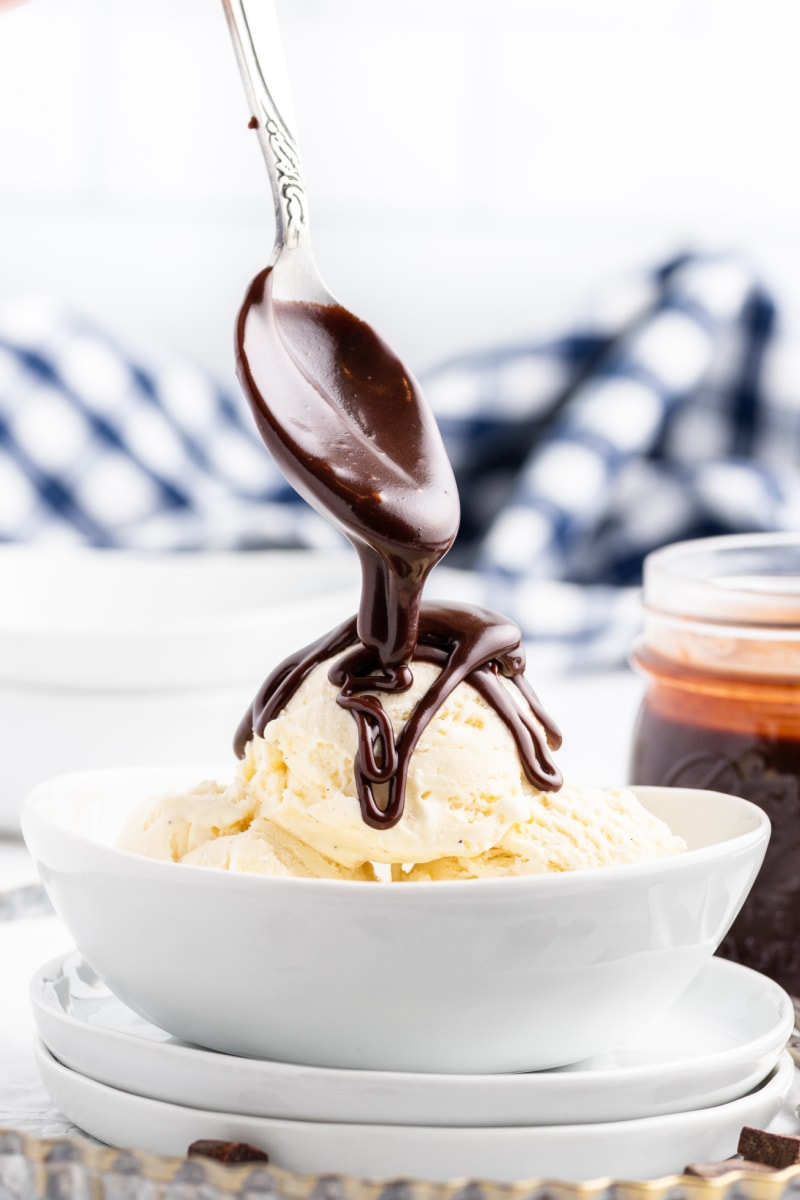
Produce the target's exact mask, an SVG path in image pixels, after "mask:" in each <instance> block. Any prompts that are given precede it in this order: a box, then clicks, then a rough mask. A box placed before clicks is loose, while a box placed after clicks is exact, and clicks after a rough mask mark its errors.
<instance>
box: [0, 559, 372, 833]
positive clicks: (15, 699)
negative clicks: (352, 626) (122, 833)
mask: <svg viewBox="0 0 800 1200" xmlns="http://www.w3.org/2000/svg"><path fill="white" fill-rule="evenodd" d="M358 595H359V591H358V564H357V559H356V555H355V554H353V553H352V552H350V553H348V552H346V551H343V552H326V553H322V552H311V551H297V552H294V551H286V552H281V551H252V552H251V551H248V552H241V553H208V554H206V553H185V554H184V553H180V554H173V553H166V552H164V553H157V554H144V553H134V552H127V551H116V550H92V549H85V548H77V547H69V548H65V547H52V546H49V547H48V546H17V545H6V546H0V728H2V729H3V730H4V731H5V736H4V738H3V742H2V745H3V753H2V756H0V831H2V830H11V829H18V828H19V809H20V805H21V802H22V798H23V796H24V795H25V793H26V792H27V791H28V790H29V789H30V787H31V786H32V785H33V784H34V783H36V782H38V781H40V780H43V779H46V778H48V777H49V776H51V775H54V774H58V773H59V772H62V771H68V770H77V769H80V768H85V767H90V766H91V767H102V766H112V765H114V764H118V763H120V762H124V763H133V764H136V763H142V764H144V763H149V764H154V763H155V764H168V763H176V762H187V761H193V760H196V759H197V758H203V759H207V758H208V756H214V757H216V756H219V757H220V758H224V757H225V756H227V755H228V754H229V753H230V745H231V740H232V737H233V733H234V730H235V728H236V725H237V724H238V721H239V719H240V717H241V715H242V713H243V712H244V710H245V708H246V707H247V703H248V701H249V700H250V698H251V695H252V694H254V693H255V691H256V689H257V688H258V686H259V684H260V683H261V681H262V679H263V678H264V677H265V676H266V675H267V674H268V672H269V671H270V670H271V669H272V667H273V666H274V665H275V664H276V662H278V661H279V660H280V659H281V658H283V656H284V655H285V654H286V653H287V651H288V650H289V649H291V648H293V647H295V646H299V645H304V644H305V643H306V642H309V641H311V640H312V639H313V638H314V637H316V636H318V635H319V634H321V633H324V632H325V630H326V629H328V628H329V627H330V626H331V625H334V624H336V622H338V621H340V620H344V619H345V618H346V617H347V616H349V615H350V614H351V613H352V612H354V611H355V610H356V608H357V606H358Z"/></svg>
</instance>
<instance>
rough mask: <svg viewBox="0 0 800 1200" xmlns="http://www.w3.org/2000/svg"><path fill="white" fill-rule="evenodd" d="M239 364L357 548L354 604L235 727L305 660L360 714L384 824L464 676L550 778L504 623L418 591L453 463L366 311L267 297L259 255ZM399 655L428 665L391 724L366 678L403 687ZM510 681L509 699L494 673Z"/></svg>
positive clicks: (314, 496) (450, 534)
mask: <svg viewBox="0 0 800 1200" xmlns="http://www.w3.org/2000/svg"><path fill="white" fill-rule="evenodd" d="M236 350H237V367H238V374H239V379H240V382H241V384H242V387H243V389H244V392H245V395H246V396H247V398H248V400H249V402H250V405H251V408H252V410H253V413H254V415H255V419H256V424H257V426H258V429H259V432H260V433H261V436H262V438H263V440H264V442H265V443H266V445H267V447H268V448H269V450H270V451H271V453H272V456H273V458H274V459H275V461H276V463H277V465H278V466H279V467H280V469H281V471H282V472H283V474H284V475H285V476H286V478H287V479H288V480H289V482H290V483H291V484H292V486H293V487H294V488H295V489H296V491H298V492H299V493H300V495H301V496H303V497H304V498H305V499H306V500H307V501H308V502H309V503H310V504H311V505H312V506H313V507H314V508H316V509H317V510H318V511H319V512H321V513H322V514H323V515H324V516H326V517H328V518H329V519H330V520H332V521H333V522H334V524H336V525H337V526H338V527H339V528H340V529H341V530H342V531H343V532H344V533H345V534H346V535H347V537H348V538H349V539H350V541H351V542H352V543H353V545H354V546H355V548H356V551H357V552H358V555H359V559H360V561H361V573H362V588H361V602H360V607H359V612H358V616H357V618H356V619H354V620H352V621H349V622H347V623H345V624H344V625H342V626H340V627H339V628H338V629H335V630H333V631H332V632H331V633H329V634H327V635H325V637H323V638H320V639H319V640H318V641H317V642H315V643H313V645H311V646H308V647H306V648H305V649H304V650H301V651H299V652H298V653H296V654H293V655H290V656H289V657H288V658H287V659H286V660H285V661H284V662H283V663H282V664H281V665H280V666H279V667H278V668H277V669H276V670H275V671H274V672H273V673H272V674H271V675H270V677H269V678H268V679H267V680H266V681H265V683H264V684H263V686H262V688H261V689H260V691H259V693H258V695H257V696H256V698H255V700H254V702H253V705H252V707H251V709H250V710H248V713H247V714H246V716H245V718H244V720H243V721H242V723H241V725H240V727H239V729H238V731H237V734H236V739H235V748H236V752H237V753H238V754H239V755H242V754H243V753H244V749H245V746H246V745H247V742H248V741H249V740H250V739H251V738H252V737H253V736H254V735H261V734H263V732H264V730H265V728H266V726H267V724H268V723H269V721H270V720H272V718H273V717H275V716H276V715H277V714H278V712H279V711H280V710H281V709H282V708H283V707H284V705H285V704H286V703H287V702H288V700H289V699H290V698H291V696H292V695H293V693H294V692H295V691H296V689H297V688H298V687H299V686H300V684H301V683H302V681H303V679H305V678H306V676H307V675H308V674H309V673H310V671H311V670H312V669H313V668H314V667H315V666H316V665H318V664H319V663H322V662H324V661H325V660H326V659H328V658H330V657H332V656H335V655H337V654H340V655H342V656H343V657H342V658H341V659H340V660H339V661H337V662H336V664H335V665H334V666H333V667H332V668H331V670H330V676H329V677H330V679H331V681H332V682H333V683H335V684H336V686H337V687H338V688H339V693H338V697H337V699H338V702H339V704H341V705H342V706H343V707H344V708H346V709H348V710H349V711H350V712H351V713H352V714H353V717H354V720H355V722H356V726H357V729H358V751H357V756H356V762H355V776H356V784H357V789H358V796H359V802H360V805H361V812H362V816H363V819H364V821H365V822H367V823H368V824H369V825H372V826H374V827H376V828H386V827H389V826H391V825H394V824H396V823H397V821H399V820H400V817H401V816H402V812H403V801H404V790H405V781H406V777H407V772H408V767H409V761H410V758H411V754H412V752H413V750H414V747H415V746H416V744H417V742H418V740H419V738H420V736H421V734H422V732H423V730H424V729H425V727H426V725H427V724H428V722H429V721H430V719H431V717H432V716H433V714H434V713H435V712H436V711H437V709H438V708H439V706H440V705H441V704H442V702H443V701H444V700H445V698H446V697H447V696H448V695H449V694H450V693H451V692H452V691H453V689H454V688H456V687H457V686H458V684H459V683H461V682H463V681H464V680H467V681H468V682H469V683H470V684H471V685H472V686H473V687H474V688H475V689H476V690H477V691H478V692H479V693H480V694H481V695H482V696H483V697H484V699H485V700H486V701H487V702H488V703H489V704H490V705H491V706H492V707H493V708H494V710H495V711H496V712H497V713H498V715H499V716H500V717H501V718H502V720H503V721H505V723H506V725H507V726H508V728H509V730H510V731H511V733H512V735H513V737H514V739H515V741H516V744H517V748H518V751H519V754H520V760H521V762H522V765H523V769H524V770H525V773H526V775H527V777H528V778H529V779H530V780H531V782H532V783H534V784H535V785H536V786H538V787H540V788H543V789H547V790H555V789H557V788H558V787H560V786H561V783H562V780H561V776H560V773H559V771H558V769H557V768H556V766H555V764H554V763H553V761H552V758H551V756H550V753H549V750H550V749H551V748H557V746H558V745H559V744H560V740H561V739H560V734H559V733H558V730H557V729H556V727H555V725H554V724H553V722H552V721H551V720H550V719H549V718H548V717H547V716H546V714H545V713H544V712H543V710H542V708H541V706H540V704H539V702H538V700H537V698H536V696H535V694H534V693H533V691H532V689H531V688H530V687H529V685H528V684H527V683H526V681H525V680H524V679H523V675H522V672H523V670H524V667H525V656H524V652H523V651H522V648H521V645H520V633H519V630H518V629H517V627H516V626H515V625H514V624H513V623H512V622H510V621H508V620H507V619H506V618H504V617H499V616H497V615H496V614H494V613H490V612H486V611H484V610H482V609H469V608H464V607H461V606H453V607H447V608H445V607H440V606H436V605H424V606H423V605H422V602H421V598H422V589H423V586H424V583H425V580H426V578H427V577H428V574H429V573H430V571H431V570H432V568H433V567H434V566H435V565H436V563H437V562H438V561H439V560H440V559H441V558H442V557H443V555H444V554H446V553H447V551H448V549H449V548H450V546H451V545H452V542H453V540H454V538H455V535H456V532H457V529H458V520H459V506H458V495H457V491H456V484H455V479H454V477H453V472H452V468H451V466H450V462H449V460H448V458H447V455H446V452H445V449H444V446H443V444H442V441H441V438H440V435H439V430H438V428H437V426H436V423H435V421H434V419H433V416H432V414H431V413H430V411H429V409H428V407H427V404H426V402H425V400H424V398H423V396H422V393H421V392H420V389H419V386H418V384H417V383H416V381H415V380H414V379H413V377H412V376H411V375H410V374H409V373H408V372H407V371H406V369H405V368H404V367H403V365H402V363H401V362H400V361H399V360H398V359H397V358H396V357H395V355H394V354H393V353H392V352H391V350H389V348H388V347H387V346H386V344H385V343H384V342H383V341H382V340H381V339H380V338H379V337H378V335H377V334H376V333H375V332H374V330H372V329H371V328H370V326H369V325H367V324H365V322H363V321H361V320H359V319H358V318H357V317H355V316H353V315H352V313H349V312H348V311H347V310H346V309H344V308H342V307H341V306H339V305H336V304H333V305H321V304H313V303H307V302H299V301H287V300H280V299H276V298H275V297H274V296H273V294H272V274H271V270H270V269H269V268H267V270H265V271H263V272H261V274H260V275H258V276H257V277H256V279H255V280H254V281H253V283H252V285H251V287H250V290H249V292H248V294H247V296H246V298H245V301H244V304H243V306H242V310H241V312H240V315H239V320H238V322H237V328H236ZM412 658H416V659H417V660H420V661H423V662H431V663H435V664H437V665H438V666H440V667H441V673H440V674H439V676H438V677H437V679H436V681H435V682H434V683H433V684H432V686H431V687H430V688H429V690H428V692H427V693H426V694H425V695H424V696H423V697H422V699H421V700H420V702H419V703H418V705H417V707H416V709H415V711H414V713H413V714H412V716H411V717H410V719H409V720H408V722H407V724H406V726H405V728H404V729H403V731H402V733H401V734H400V736H399V738H397V739H396V738H395V735H394V731H393V729H392V726H391V722H390V720H389V718H388V716H387V714H386V712H385V710H384V708H383V707H382V705H381V703H380V699H379V698H378V697H377V696H376V695H375V694H374V693H380V692H399V691H405V690H407V689H408V688H409V687H410V686H411V683H412V681H413V673H412V665H411V660H412ZM499 675H503V676H505V677H507V678H508V679H509V680H511V682H512V684H513V685H514V686H515V687H516V688H517V689H518V691H519V693H520V697H521V699H522V705H521V706H520V705H519V704H517V703H515V701H514V699H512V697H511V696H510V695H509V694H508V691H507V689H506V687H505V686H504V685H503V684H502V682H501V680H500V679H499V678H498V676H499Z"/></svg>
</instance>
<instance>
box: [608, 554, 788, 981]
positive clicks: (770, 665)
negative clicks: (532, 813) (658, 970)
mask: <svg viewBox="0 0 800 1200" xmlns="http://www.w3.org/2000/svg"><path fill="white" fill-rule="evenodd" d="M643 604H644V631H643V634H642V637H641V639H640V641H639V642H638V644H637V645H636V647H635V649H634V652H633V656H632V657H633V663H634V666H635V667H636V668H637V669H638V670H639V671H640V672H641V674H642V675H643V677H644V679H645V681H646V691H645V695H644V699H643V701H642V705H641V709H640V711H639V715H638V719H637V722H636V726H635V730H634V735H633V746H632V751H631V763H630V779H631V782H632V783H639V784H666V785H671V786H675V787H695V788H711V789H713V790H716V791H723V792H731V793H733V794H734V795H737V796H744V797H745V798H746V799H748V800H752V801H753V802H754V803H756V804H758V805H760V806H761V808H763V809H764V810H765V811H766V813H767V814H768V816H769V818H770V820H771V822H772V836H771V839H770V844H769V847H768V849H767V855H766V859H765V862H764V866H763V867H762V869H761V872H760V874H759V877H758V879H757V880H756V883H755V886H754V887H753V890H752V892H751V894H750V896H749V897H748V900H747V901H746V903H745V906H744V908H743V909H742V912H741V913H740V915H739V917H738V918H737V919H736V921H735V922H734V925H733V927H732V929H731V931H730V933H729V934H728V936H727V938H726V939H725V942H724V943H723V946H722V947H721V949H720V953H721V954H722V955H724V956H725V957H727V958H731V959H734V960H736V961H738V962H742V963H745V964H746V965H747V966H750V967H754V968H755V969H756V970H759V971H763V972H764V973H765V974H767V975H769V976H771V977H772V978H773V979H775V980H776V981H777V982H778V983H780V984H781V985H782V986H783V987H785V988H786V989H787V991H788V992H789V993H790V994H791V995H792V996H794V997H800V534H797V535H795V534H747V535H741V536H733V537H719V538H704V539H698V540H697V541H691V542H681V543H678V544H676V545H673V546H668V547H666V548H665V549H663V550H658V551H656V552H655V553H653V554H651V555H649V556H648V558H647V559H646V561H645V570H644V590H643Z"/></svg>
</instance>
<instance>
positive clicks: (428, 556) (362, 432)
mask: <svg viewBox="0 0 800 1200" xmlns="http://www.w3.org/2000/svg"><path fill="white" fill-rule="evenodd" d="M223 7H224V9H225V12H226V15H227V18H228V24H229V27H230V31H231V35H232V37H233V43H234V48H235V50H236V55H237V58H238V61H239V67H240V70H241V73H242V78H243V81H244V85H245V91H246V94H247V97H248V99H249V102H250V106H251V113H252V123H253V124H254V126H255V128H256V130H257V133H258V137H259V141H260V143H261V148H262V150H263V152H264V157H265V159H266V163H267V170H268V172H269V178H270V183H271V186H272V194H273V198H274V204H275V226H276V231H275V243H274V246H273V250H272V255H271V258H270V261H269V265H268V267H267V268H266V270H264V271H262V272H261V274H260V275H258V276H257V277H256V279H255V280H254V282H253V284H252V285H251V287H250V289H249V291H248V293H247V296H246V298H245V301H244V304H243V306H242V310H241V312H240V314H239V320H238V323H237V368H238V374H239V379H240V381H241V383H242V387H243V390H244V392H245V394H246V396H247V397H248V399H249V401H250V404H251V407H252V409H253V413H254V415H255V418H256V423H257V425H258V428H259V431H260V433H261V436H262V438H263V439H264V441H265V442H266V444H267V446H268V447H269V449H270V451H271V453H272V455H273V457H274V459H275V461H276V462H277V464H278V466H279V467H280V468H281V470H282V471H283V473H284V475H286V477H287V479H288V480H289V481H290V483H291V484H292V485H293V486H294V487H295V489H296V490H297V491H298V492H299V493H300V494H301V495H302V496H304V497H305V499H306V500H308V501H309V503H310V504H312V505H313V506H314V507H315V508H316V509H318V511H320V512H321V513H322V514H323V515H324V516H326V517H328V518H329V519H330V520H332V521H333V522H334V523H335V524H336V525H338V526H339V527H340V528H341V529H342V530H343V532H344V533H345V534H346V535H347V537H348V538H349V539H350V540H351V541H352V542H353V544H354V546H355V548H356V550H357V551H358V554H359V557H360V560H361V566H362V576H363V586H362V595H361V606H360V610H359V616H358V635H359V638H360V640H361V641H362V642H363V643H364V644H365V645H366V646H368V647H370V648H371V649H372V650H374V651H376V652H377V655H378V657H379V660H380V662H381V663H382V665H383V666H384V667H389V666H394V665H397V664H398V663H404V662H407V661H408V660H409V659H410V658H411V655H412V652H413V649H414V646H415V644H416V635H417V623H418V617H419V605H420V597H421V592H422V587H423V584H424V582H425V579H426V578H427V575H428V573H429V572H430V570H431V569H432V567H433V566H434V565H435V564H436V563H437V562H438V561H439V559H440V558H441V557H442V556H443V555H444V554H445V553H446V552H447V550H448V549H449V547H450V545H451V544H452V541H453V539H454V537H455V534H456V530H457V528H458V520H459V507H458V495H457V490H456V484H455V479H454V477H453V473H452V469H451V467H450V463H449V461H448V459H447V455H446V453H445V450H444V446H443V445H442V441H441V438H440V436H439V431H438V429H437V427H436V423H435V421H434V419H433V416H432V415H431V413H430V411H429V409H428V406H427V403H426V401H425V399H424V397H423V395H422V392H421V390H420V388H419V385H418V384H417V382H416V381H415V380H414V378H413V376H412V375H411V373H410V372H409V371H408V370H407V369H406V368H405V367H404V366H403V364H402V363H401V362H400V360H399V359H398V358H397V356H396V355H395V354H393V352H392V351H391V350H390V349H389V347H388V346H387V345H386V344H385V342H383V341H382V340H381V339H380V338H379V337H378V335H377V334H376V333H375V332H374V331H373V330H372V329H371V328H370V326H369V325H367V324H365V323H364V322H363V321H360V320H359V318H357V317H354V316H353V315H352V314H351V313H349V312H348V311H347V310H346V309H344V308H342V307H341V305H339V304H338V303H337V301H336V300H335V299H334V298H333V296H332V295H331V293H330V292H329V291H328V289H327V288H326V287H325V285H324V283H323V282H322V279H321V277H320V274H319V271H318V269H317V265H316V263H315V261H314V256H313V254H312V250H311V239H310V232H309V223H308V203H307V199H306V191H305V186H304V183H303V177H302V173H301V169H300V157H299V154H298V150H297V145H296V142H295V138H294V134H293V131H292V125H293V117H292V115H291V114H292V103H291V97H290V91H289V86H288V77H287V71H286V66H285V61H284V57H283V51H282V47H281V40H280V33H279V30H278V22H277V17H276V14H275V10H274V7H273V4H272V0H223Z"/></svg>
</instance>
